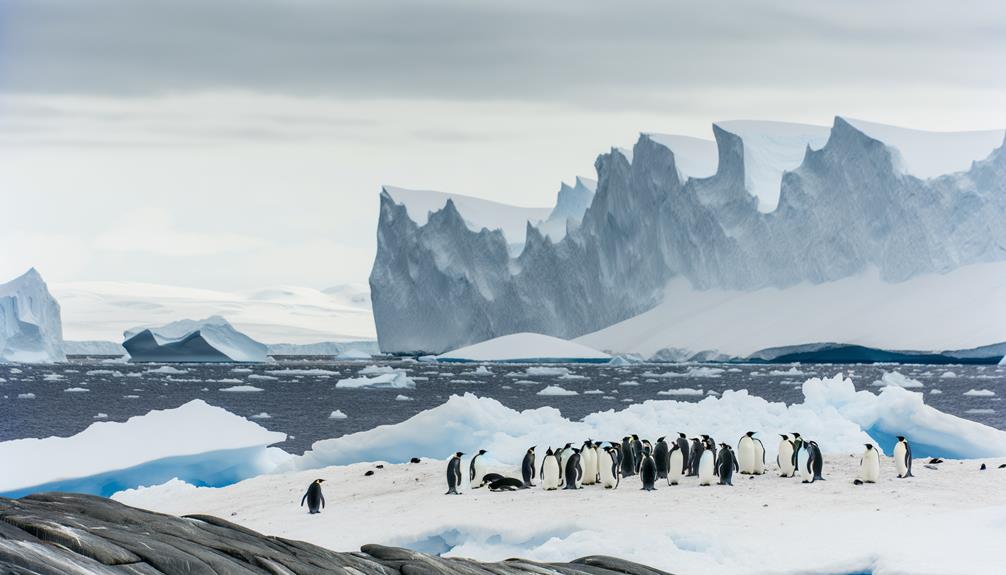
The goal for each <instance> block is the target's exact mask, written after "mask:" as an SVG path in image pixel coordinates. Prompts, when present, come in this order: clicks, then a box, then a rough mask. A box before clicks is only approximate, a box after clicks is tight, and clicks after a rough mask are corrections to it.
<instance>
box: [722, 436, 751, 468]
mask: <svg viewBox="0 0 1006 575" xmlns="http://www.w3.org/2000/svg"><path fill="white" fill-rule="evenodd" d="M754 434H755V432H753V431H749V432H747V433H745V434H744V435H742V436H741V439H740V441H738V442H737V461H738V463H739V465H740V471H741V474H743V475H752V474H754V470H755V442H754ZM717 467H718V466H717Z"/></svg>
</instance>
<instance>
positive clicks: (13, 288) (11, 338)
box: [0, 268, 66, 363]
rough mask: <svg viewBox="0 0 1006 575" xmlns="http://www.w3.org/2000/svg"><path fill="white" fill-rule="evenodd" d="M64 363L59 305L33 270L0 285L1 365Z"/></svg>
mask: <svg viewBox="0 0 1006 575" xmlns="http://www.w3.org/2000/svg"><path fill="white" fill-rule="evenodd" d="M5 361H17V362H26V363H34V362H54V361H66V354H65V353H64V352H63V325H62V321H61V320H60V308H59V303H57V302H56V300H55V299H54V298H53V297H52V295H51V294H50V293H49V289H48V287H47V286H46V285H45V281H43V280H42V276H41V275H40V274H39V273H38V272H37V271H35V268H32V269H30V270H28V271H27V272H25V274H24V275H22V276H20V277H17V278H14V279H13V280H11V281H9V282H7V283H4V284H0V362H5Z"/></svg>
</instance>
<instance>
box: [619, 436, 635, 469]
mask: <svg viewBox="0 0 1006 575" xmlns="http://www.w3.org/2000/svg"><path fill="white" fill-rule="evenodd" d="M621 466H622V477H630V476H632V475H635V474H636V456H635V454H634V453H633V452H632V437H630V436H628V435H626V436H625V437H623V438H622V462H621Z"/></svg>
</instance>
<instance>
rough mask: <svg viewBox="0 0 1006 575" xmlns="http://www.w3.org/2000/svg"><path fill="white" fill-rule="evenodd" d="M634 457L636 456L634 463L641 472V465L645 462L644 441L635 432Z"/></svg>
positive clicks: (637, 471) (636, 469)
mask: <svg viewBox="0 0 1006 575" xmlns="http://www.w3.org/2000/svg"><path fill="white" fill-rule="evenodd" d="M632 457H633V458H635V461H634V463H633V465H635V471H636V473H639V466H640V465H642V464H643V442H642V441H640V440H639V436H638V435H636V434H635V433H633V434H632Z"/></svg>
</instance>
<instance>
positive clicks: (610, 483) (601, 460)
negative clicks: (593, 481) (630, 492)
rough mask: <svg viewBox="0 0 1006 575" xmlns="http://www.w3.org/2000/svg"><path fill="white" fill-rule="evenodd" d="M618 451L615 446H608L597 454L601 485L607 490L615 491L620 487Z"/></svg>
mask: <svg viewBox="0 0 1006 575" xmlns="http://www.w3.org/2000/svg"><path fill="white" fill-rule="evenodd" d="M616 451H617V449H616V448H615V447H614V446H608V447H605V448H604V449H603V450H602V451H601V452H600V453H598V454H597V455H598V475H599V476H600V480H601V485H603V486H604V488H605V489H614V488H616V487H618V476H619V475H620V473H619V469H618V458H617V456H616Z"/></svg>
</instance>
